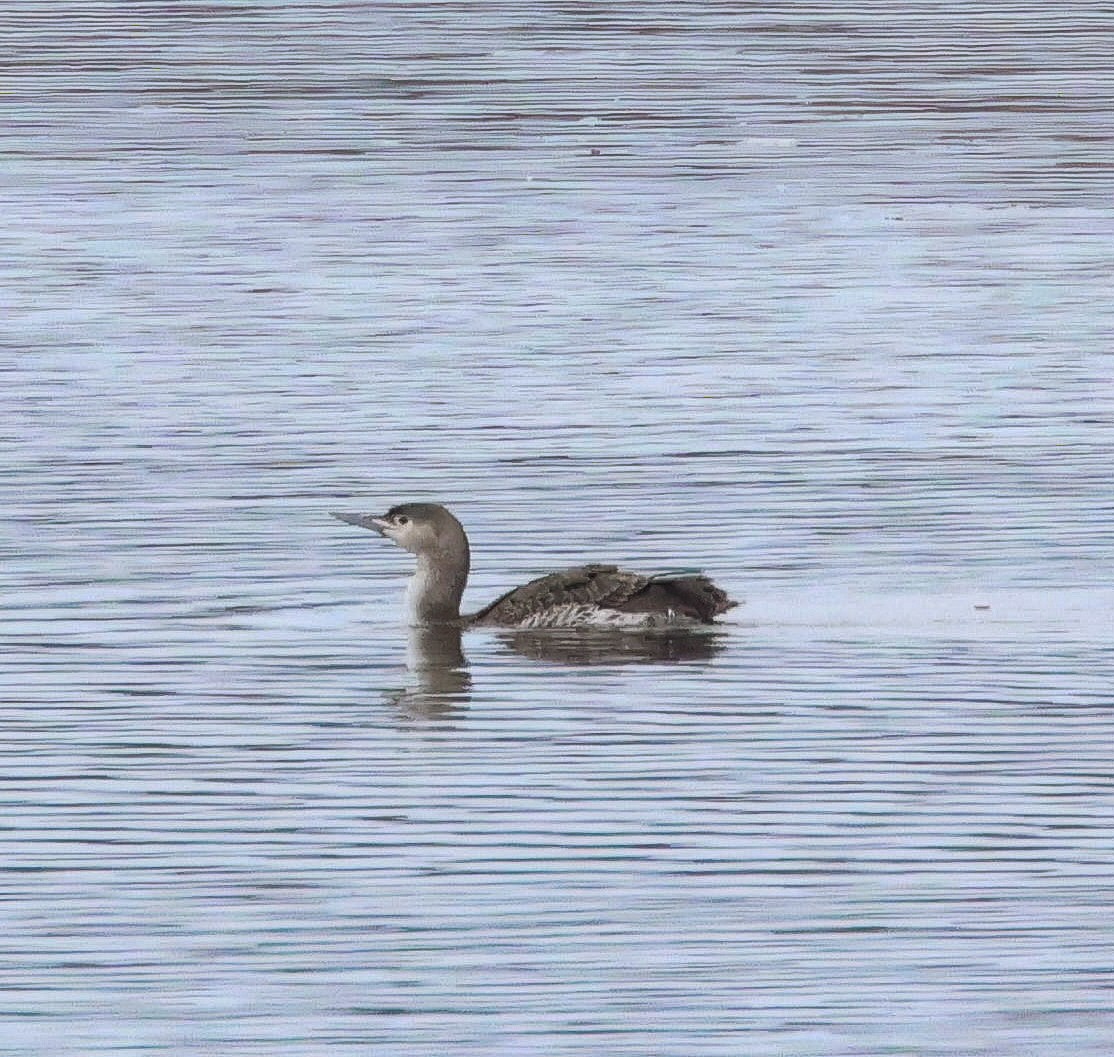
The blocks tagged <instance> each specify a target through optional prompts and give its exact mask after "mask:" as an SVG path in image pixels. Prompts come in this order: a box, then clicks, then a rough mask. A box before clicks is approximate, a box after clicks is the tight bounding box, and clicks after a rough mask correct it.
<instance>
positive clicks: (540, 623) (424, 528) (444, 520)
mask: <svg viewBox="0 0 1114 1057" xmlns="http://www.w3.org/2000/svg"><path fill="white" fill-rule="evenodd" d="M333 517H335V518H339V519H340V520H341V521H345V522H347V523H348V524H350V525H358V526H360V527H361V528H366V529H371V530H372V531H373V532H378V533H379V535H381V536H385V537H386V538H387V539H389V540H391V541H392V542H394V543H397V544H398V545H399V546H400V547H401V548H402V549H403V550H405V551H409V552H410V553H411V554H413V555H415V556H416V557H417V559H418V568H417V570H416V571H415V573H414V575H413V577H412V578H411V580H410V585H409V587H408V589H407V592H406V593H407V601H408V607H409V617H410V623H412V624H414V625H417V626H426V625H436V624H455V625H457V626H465V627H502V628H522V629H531V628H581V627H583V628H613V629H619V630H623V629H630V630H643V629H646V628H653V627H675V626H678V625H681V626H684V625H688V626H693V625H698V624H713V623H715V618H716V617H717V616H719V615H720V614H721V613H726V612H727V610H729V609H731V608H732V607H733V606H735V605H738V603H737V602H733V601H732V600H731V599H730V598H728V597H727V595H726V594H725V593H724V592H723V591H721V590H720V589H719V588H718V587H716V585H715V584H713V583H712V581H711V580H709V579H708V578H707V577H706V576H702V575H700V574H689V573H663V574H660V575H657V576H646V575H643V574H642V573H636V572H630V571H629V570H626V569H620V568H619V567H618V566H615V565H579V566H577V567H576V568H573V569H565V570H563V571H561V572H555V573H550V574H549V575H548V576H540V577H538V579H536V580H531V581H530V582H529V583H528V584H524V585H523V586H522V587H516V588H514V589H513V590H511V591H508V592H507V593H506V594H504V595H500V597H499V598H497V599H495V601H494V602H492V603H490V604H489V605H486V606H484V608H483V609H481V610H479V611H478V612H476V613H471V614H467V615H462V614H461V612H460V599H461V596H462V595H463V594H464V587H465V584H466V583H467V582H468V570H469V560H470V558H469V548H468V537H467V535H465V532H464V527H463V526H462V525H461V523H460V522H459V521H457V519H456V518H455V517H454V516H453V515H452V514H451V513H450V512H449V511H448V510H447V509H446V508H445V507H443V506H441V505H440V504H438V503H401V504H399V505H398V506H394V507H391V509H390V510H388V511H387V513H386V514H383V515H382V516H376V515H373V514H346V513H339V512H334V513H333Z"/></svg>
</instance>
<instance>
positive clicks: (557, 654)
mask: <svg viewBox="0 0 1114 1057" xmlns="http://www.w3.org/2000/svg"><path fill="white" fill-rule="evenodd" d="M496 641H498V642H499V644H500V645H501V646H502V647H504V648H505V649H507V650H510V651H512V652H513V653H517V654H518V655H519V656H521V657H526V658H528V659H529V660H532V661H549V662H552V663H554V664H562V665H567V666H569V667H582V666H585V665H597V664H663V663H665V664H670V663H684V662H686V661H687V662H693V661H697V662H699V661H709V660H711V659H712V658H713V657H715V656H716V655H717V654H719V653H721V652H722V651H723V649H724V648H725V646H726V644H727V636H726V635H724V634H723V633H722V632H711V631H702V632H698V631H687V630H686V631H681V630H677V629H672V630H658V631H647V632H645V633H642V634H631V633H630V632H629V631H626V632H619V631H602V630H601V631H595V632H587V631H583V630H576V631H558V630H554V629H546V630H542V631H515V632H504V633H501V634H498V635H497V636H496ZM406 670H407V672H408V673H409V676H410V682H409V685H407V686H405V687H401V688H400V689H397V690H391V691H389V692H388V693H387V695H386V697H387V701H388V703H389V704H391V705H392V706H393V707H395V708H397V709H398V710H399V711H400V712H401V713H403V714H404V715H406V716H408V717H410V718H411V719H421V720H436V719H448V718H451V717H452V716H453V715H454V714H459V713H460V712H462V711H463V710H464V709H465V708H466V707H467V706H468V703H469V701H470V700H471V696H472V675H471V672H470V671H469V668H468V660H467V658H466V657H465V655H464V649H463V645H462V643H461V629H460V627H459V626H455V625H452V624H440V625H428V626H426V627H412V628H410V629H409V636H408V639H407V649H406Z"/></svg>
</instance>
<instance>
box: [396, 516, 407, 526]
mask: <svg viewBox="0 0 1114 1057" xmlns="http://www.w3.org/2000/svg"><path fill="white" fill-rule="evenodd" d="M409 520H410V519H409V518H408V517H407V516H406V515H405V514H399V515H398V517H396V518H395V524H396V525H405V524H406V523H407V522H408V521H409Z"/></svg>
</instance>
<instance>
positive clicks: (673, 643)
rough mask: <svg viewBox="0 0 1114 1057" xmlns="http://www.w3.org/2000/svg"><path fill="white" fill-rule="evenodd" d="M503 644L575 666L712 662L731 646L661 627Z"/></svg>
mask: <svg viewBox="0 0 1114 1057" xmlns="http://www.w3.org/2000/svg"><path fill="white" fill-rule="evenodd" d="M498 638H499V641H500V642H501V643H502V644H503V645H504V646H506V647H507V649H510V650H513V651H514V652H515V653H517V654H520V655H521V656H523V657H529V658H530V659H531V660H534V661H552V662H554V663H556V664H568V665H573V666H580V665H591V664H660V663H663V662H664V663H670V662H683V661H709V660H711V659H712V658H713V657H715V656H716V655H717V654H718V653H721V652H722V651H723V650H724V648H725V647H726V645H727V636H726V635H725V634H724V633H723V632H719V631H703V630H701V631H698V630H689V629H682V628H661V629H658V630H654V631H645V632H630V631H607V630H603V629H601V630H599V631H584V630H577V631H558V630H555V629H551V630H543V631H514V632H502V633H500V634H499V635H498Z"/></svg>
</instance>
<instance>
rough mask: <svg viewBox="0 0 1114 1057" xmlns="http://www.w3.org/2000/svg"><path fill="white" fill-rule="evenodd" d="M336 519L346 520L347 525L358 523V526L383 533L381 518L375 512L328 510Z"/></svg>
mask: <svg viewBox="0 0 1114 1057" xmlns="http://www.w3.org/2000/svg"><path fill="white" fill-rule="evenodd" d="M330 513H331V514H332V516H333V517H335V518H336V519H337V520H338V521H347V522H348V524H349V525H358V526H359V527H360V528H366V529H371V531H372V532H378V533H379V535H380V536H382V535H383V524H384V523H383V519H382V518H381V517H379V515H377V514H345V513H342V512H341V511H339V510H332V511H330Z"/></svg>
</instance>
